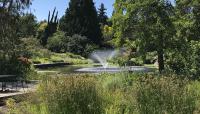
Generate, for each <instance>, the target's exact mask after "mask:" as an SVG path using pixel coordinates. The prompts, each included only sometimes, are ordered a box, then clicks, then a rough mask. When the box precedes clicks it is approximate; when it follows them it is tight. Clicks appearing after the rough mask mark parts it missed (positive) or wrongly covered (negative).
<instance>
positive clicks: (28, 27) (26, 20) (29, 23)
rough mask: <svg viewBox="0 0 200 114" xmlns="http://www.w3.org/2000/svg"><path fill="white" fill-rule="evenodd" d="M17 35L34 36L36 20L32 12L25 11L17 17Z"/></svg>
mask: <svg viewBox="0 0 200 114" xmlns="http://www.w3.org/2000/svg"><path fill="white" fill-rule="evenodd" d="M18 27H19V31H18V36H19V37H23V38H24V37H30V36H36V31H37V30H36V28H37V21H36V17H35V16H34V15H33V14H32V13H27V14H25V15H22V16H21V17H20V18H19V26H18Z"/></svg>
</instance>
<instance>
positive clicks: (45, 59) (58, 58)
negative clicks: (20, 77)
mask: <svg viewBox="0 0 200 114" xmlns="http://www.w3.org/2000/svg"><path fill="white" fill-rule="evenodd" d="M43 51H44V50H43ZM40 53H43V52H40ZM46 53H48V54H46V55H48V56H46V55H41V54H39V53H37V54H35V56H33V57H32V61H33V63H57V62H66V63H70V64H73V65H75V64H90V63H92V61H90V60H88V59H85V58H84V57H81V56H79V55H74V54H72V53H53V52H50V51H48V52H46Z"/></svg>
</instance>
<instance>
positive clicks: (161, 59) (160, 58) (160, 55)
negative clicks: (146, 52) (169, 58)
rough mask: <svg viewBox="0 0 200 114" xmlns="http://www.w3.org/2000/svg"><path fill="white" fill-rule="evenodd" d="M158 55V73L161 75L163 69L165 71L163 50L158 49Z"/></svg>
mask: <svg viewBox="0 0 200 114" xmlns="http://www.w3.org/2000/svg"><path fill="white" fill-rule="evenodd" d="M157 53H158V67H159V72H160V73H161V72H162V71H163V70H164V69H165V66H164V56H163V55H164V52H163V49H159V50H158V51H157Z"/></svg>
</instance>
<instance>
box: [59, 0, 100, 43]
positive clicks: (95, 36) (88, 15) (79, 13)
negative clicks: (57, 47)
mask: <svg viewBox="0 0 200 114" xmlns="http://www.w3.org/2000/svg"><path fill="white" fill-rule="evenodd" d="M60 25H61V26H60V29H61V30H62V31H64V32H66V34H67V35H68V36H73V35H75V34H79V35H81V36H86V37H87V39H88V41H89V42H92V43H96V44H98V45H99V44H101V30H100V26H99V22H98V18H97V11H96V8H95V6H94V2H93V0H84V1H81V0H70V2H69V8H67V10H66V12H65V15H64V17H62V20H61V22H60Z"/></svg>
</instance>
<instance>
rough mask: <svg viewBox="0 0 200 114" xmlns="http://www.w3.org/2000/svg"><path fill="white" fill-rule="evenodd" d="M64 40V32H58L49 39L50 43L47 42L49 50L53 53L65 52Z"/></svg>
mask: <svg viewBox="0 0 200 114" xmlns="http://www.w3.org/2000/svg"><path fill="white" fill-rule="evenodd" d="M64 39H65V33H64V32H61V31H58V32H56V33H54V34H53V36H52V37H50V38H49V39H48V42H47V47H48V49H49V50H51V51H53V52H62V51H64V46H63V45H64V44H63V43H64V42H63V40H64Z"/></svg>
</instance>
